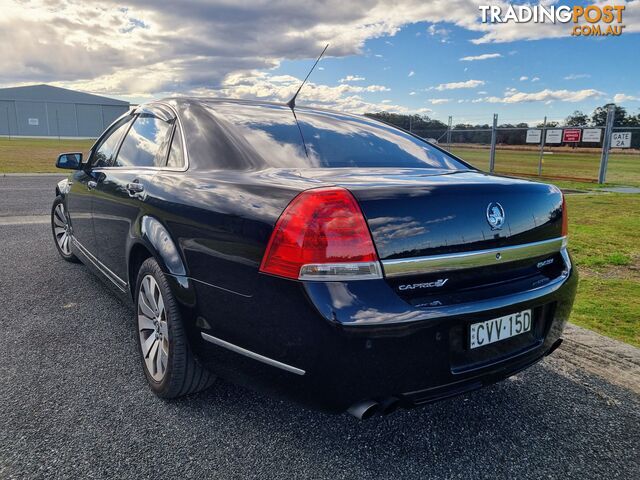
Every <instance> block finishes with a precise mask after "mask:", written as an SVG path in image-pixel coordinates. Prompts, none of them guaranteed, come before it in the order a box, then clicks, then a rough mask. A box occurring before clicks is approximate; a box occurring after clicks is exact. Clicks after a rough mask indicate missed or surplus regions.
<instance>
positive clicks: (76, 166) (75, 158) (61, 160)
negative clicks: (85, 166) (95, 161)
mask: <svg viewBox="0 0 640 480" xmlns="http://www.w3.org/2000/svg"><path fill="white" fill-rule="evenodd" d="M81 166H82V154H81V153H61V154H60V155H59V156H58V160H57V161H56V167H58V168H66V169H68V170H80V167H81Z"/></svg>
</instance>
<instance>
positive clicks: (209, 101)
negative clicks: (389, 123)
mask: <svg viewBox="0 0 640 480" xmlns="http://www.w3.org/2000/svg"><path fill="white" fill-rule="evenodd" d="M149 103H150V104H153V103H174V104H175V105H177V106H182V105H186V104H194V103H196V104H201V105H206V106H208V107H212V106H214V109H215V105H216V104H226V105H228V104H234V103H235V104H238V105H245V106H253V107H263V108H273V107H283V108H286V109H287V110H289V109H290V107H289V106H288V105H287V104H286V103H283V102H270V101H266V100H246V99H240V98H225V97H195V96H189V97H167V98H163V99H161V100H156V101H153V102H149ZM295 111H296V112H301V113H302V112H304V113H314V112H317V113H322V114H324V115H331V116H335V117H338V116H339V117H345V116H348V117H352V118H357V119H360V120H363V119H364V120H367V121H369V122H373V123H385V122H380V121H379V120H377V119H375V118H371V117H367V116H366V115H358V114H353V113H349V112H342V111H338V110H332V109H329V108H322V107H311V106H305V105H304V104H302V105H296V107H295Z"/></svg>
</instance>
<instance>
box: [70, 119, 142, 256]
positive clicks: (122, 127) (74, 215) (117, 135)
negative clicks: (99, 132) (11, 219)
mask: <svg viewBox="0 0 640 480" xmlns="http://www.w3.org/2000/svg"><path fill="white" fill-rule="evenodd" d="M131 120H132V117H131V116H126V117H123V118H121V119H119V120H118V121H117V122H116V123H114V124H113V125H112V126H111V127H110V128H109V129H108V130H107V131H106V132H105V133H104V134H103V136H102V137H101V138H100V139H98V141H97V142H96V144H95V145H94V147H93V148H92V149H91V152H90V153H89V159H88V161H87V165H86V166H85V167H84V168H83V169H82V170H78V171H77V172H75V173H74V174H73V176H72V178H71V189H70V191H69V193H68V194H67V211H68V213H69V217H70V218H71V225H72V227H73V237H74V240H75V241H76V242H77V243H79V244H80V247H81V248H82V249H83V250H85V252H84V253H85V254H86V253H87V252H88V253H90V254H91V255H92V256H95V255H96V253H97V249H96V238H95V232H94V229H93V199H94V193H95V187H96V186H97V185H98V178H99V172H100V170H101V169H102V167H104V166H105V165H108V164H110V163H111V162H112V161H113V159H114V158H115V154H116V152H117V150H118V146H119V145H120V141H121V140H122V137H123V135H124V133H125V132H126V131H127V128H129V124H130V122H131Z"/></svg>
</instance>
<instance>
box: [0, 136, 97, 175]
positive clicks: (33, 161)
mask: <svg viewBox="0 0 640 480" xmlns="http://www.w3.org/2000/svg"><path fill="white" fill-rule="evenodd" d="M93 142H94V140H65V139H61V140H58V139H49V138H48V139H42V138H11V139H9V138H0V173H52V172H53V173H59V172H60V170H59V169H57V168H56V166H55V164H56V159H57V158H58V155H59V154H60V153H62V152H82V153H83V154H84V155H86V154H87V152H88V151H89V149H90V148H91V145H93Z"/></svg>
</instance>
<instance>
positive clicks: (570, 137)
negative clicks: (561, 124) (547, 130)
mask: <svg viewBox="0 0 640 480" xmlns="http://www.w3.org/2000/svg"><path fill="white" fill-rule="evenodd" d="M581 136H582V130H581V129H579V128H565V129H564V130H563V131H562V143H572V142H579V141H580V137H581Z"/></svg>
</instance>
